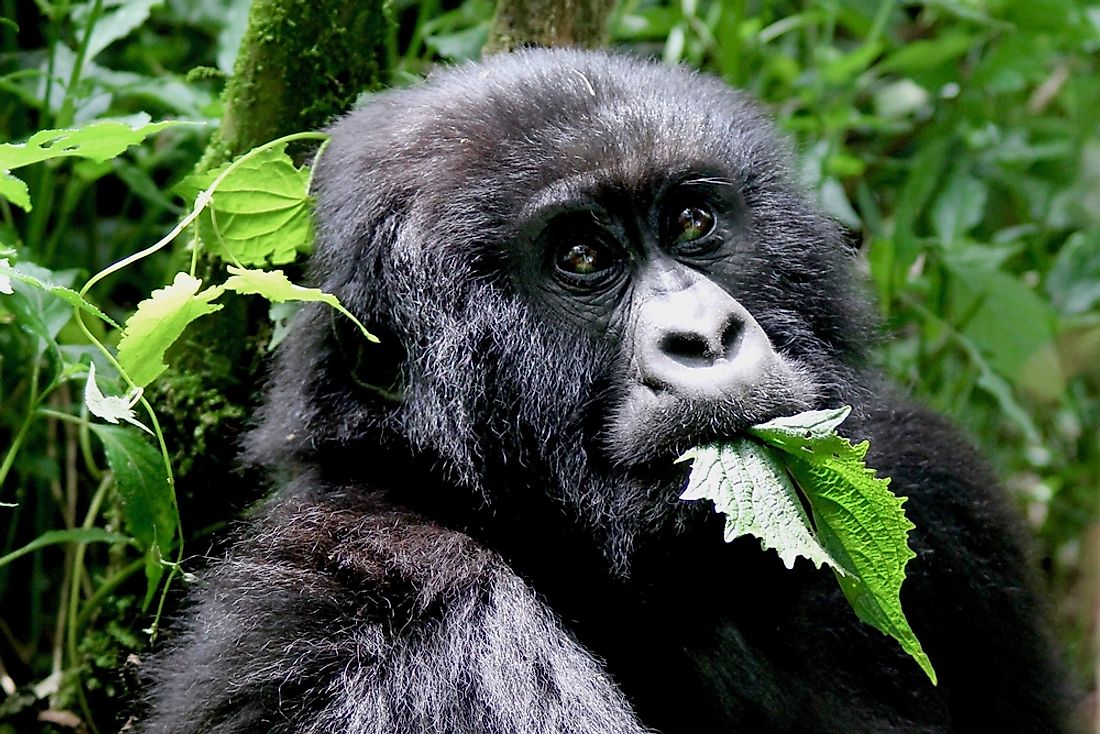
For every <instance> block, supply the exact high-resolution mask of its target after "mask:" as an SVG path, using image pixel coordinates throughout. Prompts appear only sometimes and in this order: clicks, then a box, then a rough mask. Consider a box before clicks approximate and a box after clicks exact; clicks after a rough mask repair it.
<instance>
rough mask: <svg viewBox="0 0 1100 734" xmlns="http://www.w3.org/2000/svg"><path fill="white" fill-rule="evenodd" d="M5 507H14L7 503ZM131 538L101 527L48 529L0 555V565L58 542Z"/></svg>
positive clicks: (91, 541) (97, 541) (103, 541)
mask: <svg viewBox="0 0 1100 734" xmlns="http://www.w3.org/2000/svg"><path fill="white" fill-rule="evenodd" d="M4 506H5V507H15V505H8V504H6V503H5V505H4ZM132 542H133V538H130V537H129V536H126V535H120V534H118V533H112V532H109V531H107V530H104V529H102V528H73V529H70V530H50V531H47V532H45V533H42V534H41V535H39V536H38V537H37V538H35V539H34V540H32V541H31V542H29V543H27V544H26V545H25V546H23V547H22V548H18V549H16V550H13V551H12V552H11V553H8V554H7V555H5V556H0V567H3V566H6V565H8V564H9V563H11V562H12V561H14V560H15V559H16V558H19V557H21V556H25V555H27V554H28V553H33V552H34V551H36V550H38V549H39V548H45V547H46V546H47V545H57V544H58V543H132Z"/></svg>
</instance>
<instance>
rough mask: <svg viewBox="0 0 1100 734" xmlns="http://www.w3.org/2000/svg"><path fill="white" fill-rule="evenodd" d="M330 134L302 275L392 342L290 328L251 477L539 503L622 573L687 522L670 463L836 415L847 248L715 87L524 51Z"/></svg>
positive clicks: (853, 331) (856, 340) (750, 114)
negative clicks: (382, 478) (465, 492)
mask: <svg viewBox="0 0 1100 734" xmlns="http://www.w3.org/2000/svg"><path fill="white" fill-rule="evenodd" d="M331 133H332V141H331V144H330V146H329V147H328V149H327V150H326V151H325V152H324V154H323V156H322V157H321V159H320V161H319V163H318V164H317V170H316V175H315V192H316V196H317V215H318V242H317V252H316V255H315V256H314V259H313V275H314V280H315V281H316V283H317V285H319V286H320V287H322V288H324V289H325V290H327V291H331V292H333V293H336V294H337V295H338V296H339V297H340V298H341V300H342V301H343V302H344V304H345V305H346V306H347V307H348V308H349V309H351V310H352V311H353V312H354V313H356V315H358V316H359V318H361V319H362V320H363V321H364V322H366V323H368V324H369V325H370V326H371V328H373V329H374V330H375V331H376V332H377V333H378V334H379V335H380V336H381V337H382V340H383V343H382V344H381V345H380V346H374V345H370V344H367V343H365V342H364V340H363V339H362V337H361V335H359V334H358V332H356V331H355V330H354V328H351V327H349V325H348V324H347V323H346V322H345V320H343V318H342V317H341V316H339V315H336V314H334V313H333V312H332V311H331V310H328V309H327V308H326V307H323V306H318V305H314V306H310V307H308V308H307V309H306V311H305V312H304V313H303V315H302V316H301V317H300V318H299V319H298V321H297V324H296V326H295V331H294V333H293V335H292V336H291V337H290V338H288V340H287V341H286V342H285V343H284V345H283V346H282V347H281V353H280V358H279V361H278V364H277V366H276V369H275V375H274V380H273V385H272V388H271V392H270V394H269V399H268V403H267V405H266V407H265V408H264V410H263V411H262V414H261V422H260V426H259V427H258V429H257V430H256V431H255V432H254V434H253V436H252V439H251V444H250V449H249V452H250V457H251V458H252V459H253V460H254V461H258V462H261V463H266V464H269V465H272V466H283V467H287V466H290V467H293V466H301V465H307V466H308V465H313V466H319V465H324V466H329V467H331V466H337V465H339V466H342V467H353V469H351V470H348V469H346V468H345V469H344V470H343V472H344V474H345V476H346V474H347V473H348V471H350V472H351V473H352V475H353V476H352V477H351V478H352V479H353V480H361V481H362V482H364V483H366V484H370V483H372V482H375V481H377V477H378V476H379V475H380V474H381V473H385V472H386V471H387V469H386V463H387V462H388V461H391V460H392V461H399V462H400V461H408V460H409V459H412V460H414V461H416V462H420V463H421V464H422V465H427V466H433V467H434V468H435V470H436V471H437V472H438V475H439V476H440V478H441V480H444V481H447V482H450V483H453V484H455V485H459V486H466V487H471V488H476V489H477V490H479V491H480V492H482V493H483V494H484V496H485V497H486V499H487V500H488V501H489V502H491V501H492V500H493V499H494V497H497V496H500V495H501V494H503V493H505V492H521V493H522V492H543V493H549V494H550V495H552V496H553V497H555V498H557V499H559V500H560V501H561V502H562V503H563V504H564V506H566V507H568V508H571V512H572V513H573V514H574V515H575V517H576V518H577V519H579V520H581V521H583V522H585V523H587V524H589V525H591V526H592V527H593V528H596V529H598V530H599V531H600V532H601V534H603V535H604V536H605V537H606V538H607V539H609V542H610V545H611V546H614V548H615V550H614V553H615V554H617V555H619V556H622V555H625V553H626V552H627V550H628V548H629V545H630V543H631V538H633V537H634V536H635V535H636V534H637V532H638V531H640V530H644V529H645V528H651V527H653V526H655V525H660V524H664V523H666V522H669V521H672V522H679V520H678V518H680V514H679V512H678V511H677V510H675V509H674V508H675V507H676V505H677V503H676V497H677V494H678V490H679V483H680V480H681V473H682V467H680V468H674V467H673V465H672V461H673V459H674V458H675V457H676V456H677V455H678V453H680V452H682V451H683V450H685V449H687V448H689V447H690V446H692V445H694V444H696V443H699V442H701V441H706V440H713V439H716V438H719V437H722V436H728V435H731V434H734V433H736V432H737V431H739V430H741V429H743V428H744V427H745V426H747V425H749V424H752V423H755V422H759V421H763V420H766V419H769V418H771V417H775V416H777V415H780V414H787V413H791V412H796V411H798V410H803V409H807V408H810V407H821V406H824V405H826V404H830V405H835V404H837V403H838V402H840V401H850V400H851V395H849V394H847V392H848V391H850V390H852V389H855V388H854V387H853V386H854V385H855V384H857V383H858V381H857V380H856V379H855V377H854V374H855V369H856V364H857V362H858V360H859V357H860V354H861V353H862V351H863V342H864V340H865V338H866V333H867V330H866V328H865V325H866V322H867V319H866V317H865V306H864V304H863V301H862V300H861V298H860V297H859V295H858V293H857V291H856V289H854V287H853V278H852V276H851V273H850V270H851V260H852V257H851V251H850V249H849V248H847V247H846V246H845V245H844V243H843V241H842V237H841V235H840V233H839V231H838V230H837V228H836V227H835V226H834V225H833V224H832V223H830V222H829V221H828V220H826V219H824V218H823V217H822V216H820V215H819V214H818V212H817V211H816V210H815V209H814V207H813V206H812V205H810V204H809V203H808V202H807V199H806V197H805V196H804V194H803V193H802V192H801V191H799V190H798V188H797V187H796V186H795V185H793V184H792V182H791V176H790V170H789V165H788V160H787V155H786V153H785V149H784V147H783V146H782V145H780V144H779V143H778V142H777V140H776V136H775V134H774V132H773V128H772V125H771V123H770V122H769V121H768V120H767V118H766V117H765V116H764V115H763V114H762V113H761V112H760V111H759V110H758V109H757V108H756V107H755V106H754V105H753V104H752V103H751V102H749V101H748V100H746V99H745V98H744V97H743V96H742V95H740V94H738V93H737V92H735V91H732V90H730V89H729V88H728V87H726V86H725V85H724V84H722V83H721V82H719V81H718V80H715V79H712V78H708V77H706V76H702V75H699V74H696V73H692V72H690V71H686V70H684V69H673V68H667V67H664V66H659V65H655V64H652V63H647V62H642V61H637V60H631V59H627V58H621V57H616V56H610V55H604V54H590V53H583V52H575V51H529V52H523V53H518V54H514V55H506V56H499V57H496V58H494V59H492V60H490V61H488V62H485V63H482V64H471V65H467V66H464V67H460V68H457V69H452V70H448V71H444V72H440V73H438V74H437V75H434V76H433V77H431V78H430V79H429V80H427V81H426V82H425V83H424V84H421V85H420V86H417V87H415V88H412V89H404V90H395V91H391V92H387V93H384V94H380V95H377V96H375V97H374V98H373V99H372V100H371V101H370V102H369V104H367V105H366V106H365V107H364V108H363V109H360V110H358V111H356V112H353V113H351V114H349V115H348V116H347V117H345V118H343V119H342V120H340V121H339V122H338V123H337V124H336V125H335V126H333V128H332V130H331ZM354 467H358V469H355V468H354ZM356 472H358V474H357V475H356ZM407 491H409V492H415V491H416V489H415V488H409V489H408V490H407Z"/></svg>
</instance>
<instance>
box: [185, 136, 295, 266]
mask: <svg viewBox="0 0 1100 734" xmlns="http://www.w3.org/2000/svg"><path fill="white" fill-rule="evenodd" d="M229 165H230V164H226V165H224V166H221V167H220V168H217V169H215V170H213V171H208V172H206V173H203V174H199V175H194V176H189V177H187V178H186V179H184V180H183V181H182V182H180V184H179V185H178V186H177V187H176V191H177V192H178V193H180V194H181V195H182V196H184V197H186V198H188V199H194V198H195V197H196V196H197V195H198V194H199V193H200V192H202V191H205V190H206V189H207V188H208V187H209V186H210V185H211V184H213V183H214V180H215V179H216V178H218V176H219V175H221V173H222V172H223V171H225V170H226V168H227V167H228V166H229ZM308 187H309V170H308V169H307V168H306V167H304V166H302V167H298V166H295V165H294V162H293V161H292V160H291V159H290V157H289V156H288V155H287V154H286V145H285V144H283V145H277V146H274V147H271V148H268V149H266V150H263V151H260V152H259V153H256V154H255V155H253V156H252V157H251V158H249V159H248V160H245V161H243V162H241V163H239V164H238V165H237V167H236V168H235V169H234V170H233V171H232V172H231V173H230V174H229V175H228V176H226V177H225V179H223V180H222V182H221V183H220V184H218V187H217V189H215V190H214V192H213V197H212V199H211V201H210V204H209V205H208V206H207V207H206V209H205V210H204V211H203V212H202V214H201V215H200V216H199V225H198V226H199V237H200V239H201V240H202V243H203V245H204V246H205V247H207V248H209V250H210V251H211V252H213V253H214V254H215V255H217V256H218V257H220V258H222V259H223V260H225V261H227V262H230V263H235V264H240V265H265V264H267V263H271V264H273V265H281V264H283V263H288V262H292V261H293V260H294V259H295V258H296V257H297V256H298V253H300V252H308V251H309V250H310V248H311V247H312V244H313V221H312V217H311V214H310V199H309V193H308Z"/></svg>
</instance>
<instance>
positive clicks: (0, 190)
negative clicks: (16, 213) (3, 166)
mask: <svg viewBox="0 0 1100 734" xmlns="http://www.w3.org/2000/svg"><path fill="white" fill-rule="evenodd" d="M0 198H3V199H7V200H8V201H10V202H11V203H12V204H15V205H16V206H17V207H19V208H20V209H22V210H23V211H25V212H29V211H30V210H31V209H33V208H34V207H32V206H31V192H30V189H28V188H27V184H25V183H24V182H23V179H21V178H19V177H18V176H13V175H12V174H11V172H10V171H0Z"/></svg>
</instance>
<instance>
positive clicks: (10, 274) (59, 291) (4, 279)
mask: <svg viewBox="0 0 1100 734" xmlns="http://www.w3.org/2000/svg"><path fill="white" fill-rule="evenodd" d="M11 278H15V279H16V280H18V281H20V282H23V283H26V284H27V285H30V286H33V287H35V288H38V289H40V290H44V291H46V292H47V293H49V294H50V295H53V296H57V297H58V298H60V299H61V300H63V301H65V302H66V303H68V304H70V305H71V306H75V307H76V308H79V309H81V310H83V311H87V312H88V313H90V314H91V315H92V316H95V317H96V318H97V319H102V320H103V321H106V322H107V323H108V324H110V325H111V326H113V327H115V328H116V329H117V328H119V327H118V324H116V323H115V321H114V319H112V318H111V317H110V316H108V315H107V314H105V313H103V312H102V311H100V310H99V309H98V308H96V307H95V306H93V305H92V304H91V303H89V302H88V301H86V300H84V298H83V297H82V296H81V295H80V294H79V293H77V292H76V291H74V290H73V289H71V288H66V287H65V286H63V285H55V284H53V283H48V282H46V281H43V280H39V279H38V278H36V277H34V276H33V275H30V274H29V273H25V272H22V270H21V269H20V268H19V267H18V266H16V267H12V266H11V265H9V264H8V259H7V258H0V293H11V292H12V291H11ZM5 283H6V284H7V287H8V290H4V284H5Z"/></svg>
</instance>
